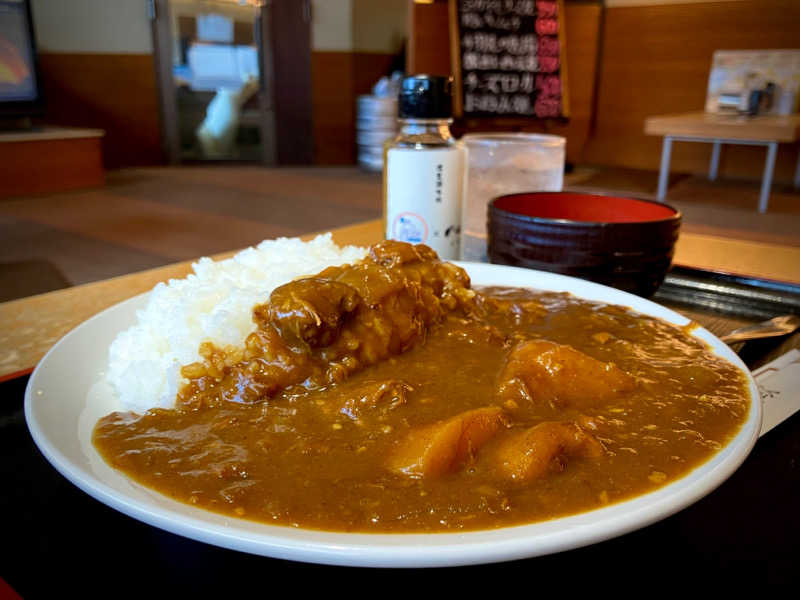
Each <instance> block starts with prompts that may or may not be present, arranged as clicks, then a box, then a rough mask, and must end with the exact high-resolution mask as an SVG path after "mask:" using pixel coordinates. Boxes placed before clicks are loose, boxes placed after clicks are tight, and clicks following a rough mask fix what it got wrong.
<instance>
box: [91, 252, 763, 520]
mask: <svg viewBox="0 0 800 600" xmlns="http://www.w3.org/2000/svg"><path fill="white" fill-rule="evenodd" d="M253 319H254V320H255V322H256V324H257V328H256V330H255V331H254V332H253V333H252V334H250V335H249V336H248V337H247V339H246V340H245V342H244V345H243V346H241V347H225V348H222V347H217V346H215V345H214V344H212V343H204V344H203V345H202V346H201V348H200V355H201V356H202V360H201V361H199V362H196V363H193V364H188V365H185V366H184V367H183V369H182V375H183V377H184V378H185V379H186V383H185V384H184V385H183V387H182V388H181V389H180V392H179V394H178V398H177V401H176V405H175V408H172V409H164V408H157V409H152V410H149V411H147V412H146V413H145V414H143V415H138V414H134V413H131V412H115V413H112V414H111V415H108V416H107V417H104V418H103V419H101V420H100V422H99V423H98V424H97V426H96V428H95V431H94V444H95V446H96V448H97V449H98V451H99V452H100V453H101V455H102V456H103V457H104V459H105V460H106V461H107V462H108V463H110V464H111V465H112V466H114V467H115V468H117V469H120V470H121V471H123V472H125V473H126V474H128V475H129V476H130V477H132V478H133V479H135V480H136V481H138V482H140V483H142V484H143V485H145V486H148V487H150V488H154V489H156V490H158V491H159V492H161V493H163V494H166V495H168V496H170V497H172V498H175V499H177V500H179V501H182V502H186V503H189V504H193V505H196V506H199V507H203V508H206V509H209V510H212V511H215V512H220V513H226V514H229V515H232V516H236V517H242V518H246V519H252V520H256V521H262V522H267V523H274V524H280V525H287V526H296V527H304V528H312V529H322V530H335V531H355V532H442V531H460V530H476V529H488V528H496V527H504V526H510V525H518V524H523V523H530V522H535V521H541V520H546V519H551V518H554V517H559V516H565V515H569V514H574V513H578V512H582V511H587V510H592V509H594V508H598V507H601V506H603V505H606V504H609V503H614V502H618V501H620V500H624V499H628V498H631V497H633V496H636V495H639V494H644V493H646V492H648V491H651V490H653V489H655V488H657V487H660V486H662V485H664V484H666V483H669V482H670V481H673V480H675V479H676V478H679V477H681V476H682V475H684V474H686V473H687V472H688V471H690V470H692V469H693V468H695V467H697V466H698V465H699V464H701V463H703V462H704V461H706V460H707V459H709V458H710V457H711V456H712V455H713V454H714V453H716V452H717V450H719V449H720V448H721V447H722V446H723V445H725V444H726V442H727V441H728V440H729V439H730V438H731V437H733V436H734V435H735V434H736V432H737V431H738V430H739V428H740V426H741V425H742V423H743V422H744V420H745V418H746V415H747V412H748V409H749V405H750V401H751V400H750V397H749V392H748V387H747V383H746V379H745V377H744V375H743V373H741V372H740V371H739V369H737V368H736V367H734V366H733V365H731V364H729V363H727V362H726V361H724V360H723V359H721V358H719V357H717V356H715V355H713V354H712V353H711V351H710V350H709V348H708V347H707V346H706V345H705V344H704V343H703V342H701V341H700V340H697V339H695V338H693V337H691V336H690V335H689V334H688V332H687V330H685V329H682V328H679V327H676V326H674V325H671V324H668V323H665V322H663V321H660V320H658V319H655V318H651V317H647V316H641V315H638V314H635V313H633V312H632V311H630V310H628V309H626V308H623V307H620V306H613V305H605V304H598V303H592V302H587V301H583V300H580V299H578V298H575V297H573V296H571V295H569V294H563V293H548V292H537V291H531V290H527V289H514V288H499V287H494V288H484V289H472V288H471V286H470V281H469V277H468V276H467V274H466V272H465V271H464V270H463V269H461V268H460V267H458V266H455V265H453V264H450V263H446V262H442V261H440V260H439V259H438V258H437V256H436V254H435V253H434V252H433V251H432V250H430V249H429V248H427V247H426V246H422V245H418V246H410V245H407V244H402V243H398V242H383V243H381V244H378V245H375V246H373V247H371V248H370V250H369V254H368V256H367V257H366V258H364V259H363V260H361V261H358V262H355V263H353V264H351V265H344V266H337V267H330V268H327V269H325V270H324V271H322V272H321V273H319V274H318V275H315V276H313V277H306V278H302V279H297V280H294V281H291V282H290V283H287V284H285V285H283V286H281V287H278V288H276V289H275V290H274V291H273V292H272V293H271V295H270V297H269V301H268V302H266V303H265V304H261V305H258V306H256V307H255V308H254V309H253Z"/></svg>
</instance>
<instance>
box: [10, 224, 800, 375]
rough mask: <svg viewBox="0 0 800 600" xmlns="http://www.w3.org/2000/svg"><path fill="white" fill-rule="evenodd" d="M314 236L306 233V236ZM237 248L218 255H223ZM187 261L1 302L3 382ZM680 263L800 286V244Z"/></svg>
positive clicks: (351, 234) (361, 240) (678, 259)
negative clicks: (85, 323)
mask: <svg viewBox="0 0 800 600" xmlns="http://www.w3.org/2000/svg"><path fill="white" fill-rule="evenodd" d="M332 234H333V239H334V241H335V242H336V243H337V244H339V245H350V244H352V245H359V246H366V245H369V244H372V243H375V242H377V241H379V240H380V239H381V224H380V221H379V220H375V221H367V222H364V223H358V224H355V225H351V226H348V227H343V228H341V229H336V230H333V231H332ZM311 237H313V234H309V235H307V236H304V239H309V238H311ZM235 252H236V251H231V252H227V253H224V254H220V255H216V256H214V257H212V258H214V259H223V258H228V257H230V256H232V255H233V254H235ZM192 262H194V261H186V262H181V263H176V264H173V265H167V266H165V267H160V268H157V269H151V270H148V271H141V272H139V273H133V274H130V275H124V276H122V277H115V278H113V279H107V280H104V281H98V282H94V283H89V284H85V285H80V286H76V287H71V288H66V289H63V290H58V291H55V292H49V293H47V294H40V295H38V296H31V297H29V298H22V299H19V300H12V301H10V302H4V303H0V381H2V380H4V379H11V378H14V377H17V376H19V375H24V374H26V373H29V372H30V371H31V370H32V369H33V368H34V367H35V366H36V363H37V362H38V361H39V360H40V359H41V358H42V356H44V354H45V353H46V352H47V351H48V350H49V349H50V348H51V347H52V346H53V344H55V343H56V342H57V341H58V340H59V339H60V338H61V337H62V336H64V335H65V334H66V333H68V332H69V331H70V330H71V329H73V328H74V327H76V326H77V325H79V324H80V323H82V322H83V321H85V320H86V319H88V318H89V317H91V316H93V315H95V314H97V313H98V312H100V311H102V310H104V309H106V308H108V307H110V306H113V305H114V304H117V303H118V302H122V301H123V300H126V299H128V298H131V297H133V296H135V295H137V294H140V293H142V292H146V291H148V290H150V289H152V288H153V286H155V285H156V284H157V283H159V282H161V281H167V280H169V279H174V278H181V277H185V276H186V275H187V274H189V273H190V272H191V264H192ZM674 262H675V264H678V265H682V266H689V267H695V268H700V269H707V270H714V271H722V272H727V273H736V274H740V275H748V276H755V277H759V278H765V279H773V280H777V281H786V282H791V283H797V284H800V247H793V246H781V245H777V244H766V243H761V242H751V241H744V240H736V239H732V238H723V237H716V236H710V235H698V234H691V233H682V234H681V236H680V238H679V240H678V244H677V247H676V250H675V260H674Z"/></svg>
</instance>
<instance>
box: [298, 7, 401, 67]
mask: <svg viewBox="0 0 800 600" xmlns="http://www.w3.org/2000/svg"><path fill="white" fill-rule="evenodd" d="M312 10H313V18H312V27H311V47H312V49H313V50H316V51H321V52H380V53H386V54H394V53H395V52H398V51H399V50H400V48H401V47H402V44H403V40H404V39H405V37H406V28H407V20H408V19H407V16H408V0H313V2H312Z"/></svg>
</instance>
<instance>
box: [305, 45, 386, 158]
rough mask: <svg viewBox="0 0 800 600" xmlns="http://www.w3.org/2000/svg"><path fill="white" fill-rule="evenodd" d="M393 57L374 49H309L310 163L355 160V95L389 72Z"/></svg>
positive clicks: (367, 90) (365, 91)
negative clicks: (311, 126) (311, 135)
mask: <svg viewBox="0 0 800 600" xmlns="http://www.w3.org/2000/svg"><path fill="white" fill-rule="evenodd" d="M393 59H394V56H393V55H392V54H384V53H377V52H322V51H317V52H313V53H312V55H311V81H312V115H313V131H314V134H313V136H314V164H318V165H346V164H355V162H356V129H355V128H356V98H357V97H358V96H359V95H361V94H368V93H370V90H371V89H372V86H373V85H375V83H376V82H377V81H378V79H380V78H381V76H383V75H386V74H388V73H389V71H390V69H391V65H392V61H393Z"/></svg>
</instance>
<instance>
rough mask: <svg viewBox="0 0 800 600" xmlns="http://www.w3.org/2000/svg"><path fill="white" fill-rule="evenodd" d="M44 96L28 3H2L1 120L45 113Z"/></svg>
mask: <svg viewBox="0 0 800 600" xmlns="http://www.w3.org/2000/svg"><path fill="white" fill-rule="evenodd" d="M42 108H43V96H42V89H41V84H40V81H39V73H38V68H37V60H36V44H35V41H34V34H33V19H32V17H31V8H30V4H29V3H28V1H27V0H0V117H10V118H13V117H29V116H36V115H38V114H40V113H41V111H42Z"/></svg>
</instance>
